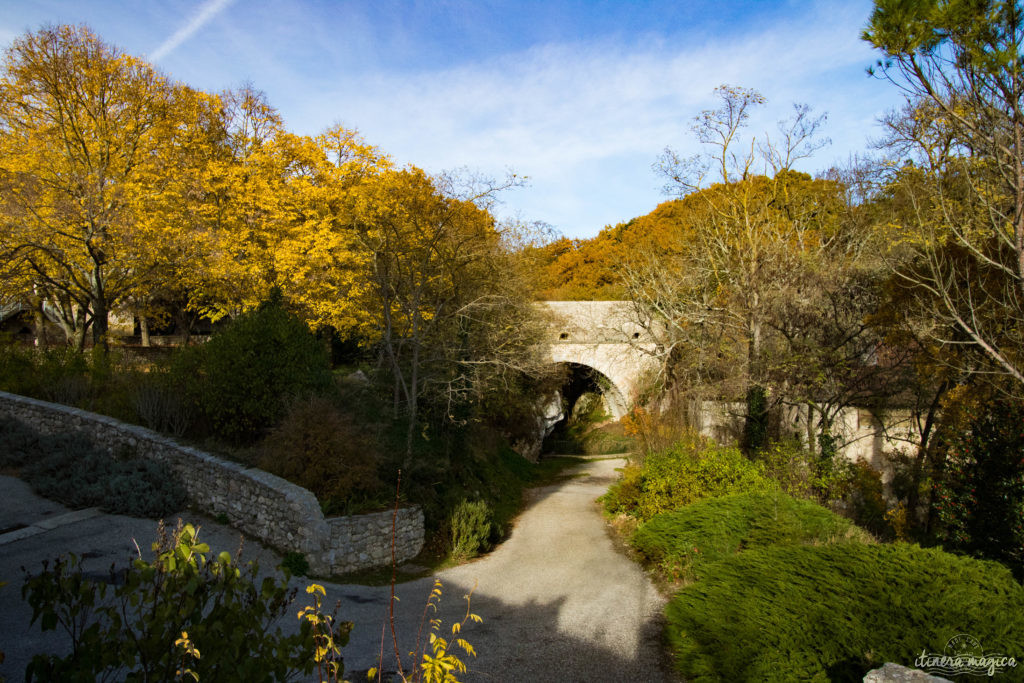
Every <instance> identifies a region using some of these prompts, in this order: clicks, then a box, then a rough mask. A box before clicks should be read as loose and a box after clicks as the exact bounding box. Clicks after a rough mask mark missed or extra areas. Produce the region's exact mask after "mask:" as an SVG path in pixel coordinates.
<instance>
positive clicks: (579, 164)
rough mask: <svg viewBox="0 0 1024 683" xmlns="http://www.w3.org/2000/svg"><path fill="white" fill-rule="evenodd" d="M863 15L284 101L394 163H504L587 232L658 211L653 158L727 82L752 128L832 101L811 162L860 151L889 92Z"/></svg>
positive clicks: (539, 200) (532, 198)
mask: <svg viewBox="0 0 1024 683" xmlns="http://www.w3.org/2000/svg"><path fill="white" fill-rule="evenodd" d="M859 21H863V17H853V16H850V15H849V13H848V12H847V13H846V14H845V15H844V13H843V12H841V11H839V12H837V11H835V7H821V8H819V11H818V12H817V13H813V12H812V13H811V15H810V16H806V15H805V18H804V19H802V20H801V21H800V23H797V22H788V23H783V24H775V25H769V26H763V27H761V28H760V30H759V31H758V32H756V33H748V34H746V35H742V36H736V35H731V36H728V37H727V38H725V39H717V40H714V39H712V40H708V41H707V42H705V43H702V44H690V45H674V44H668V43H664V42H662V43H650V44H647V45H642V46H639V47H636V46H625V45H622V44H616V43H601V44H573V45H545V46H539V47H535V48H533V49H531V50H528V51H526V52H523V53H519V54H514V55H505V56H502V57H500V58H497V59H492V60H489V61H487V62H483V63H474V64H469V65H464V66H460V67H457V68H451V69H446V70H439V71H426V72H421V73H376V74H372V75H357V76H346V75H345V74H340V75H339V83H338V84H337V86H335V87H334V88H332V89H331V90H328V91H326V92H317V93H316V94H315V95H313V96H311V97H309V98H295V99H296V100H298V101H302V104H298V105H297V106H294V107H291V108H290V109H291V110H289V108H288V107H283V109H285V114H286V116H287V117H288V119H289V120H290V121H291V122H292V125H293V126H295V125H297V124H298V125H299V127H302V125H305V126H306V127H307V128H311V129H316V128H322V127H323V126H325V125H326V124H328V123H330V122H332V121H335V120H341V121H343V122H344V123H346V124H347V125H350V126H354V127H358V128H359V129H360V130H361V131H362V133H363V134H364V135H365V137H366V138H367V140H368V141H369V142H371V143H374V144H377V145H380V146H381V147H383V148H384V150H385V151H387V152H389V153H392V154H393V155H394V156H395V157H396V158H397V159H398V160H399V161H402V162H411V163H415V164H417V165H419V166H423V167H425V168H427V169H428V170H432V171H436V170H441V169H443V168H451V167H456V166H463V165H468V166H471V167H475V168H480V169H483V170H488V171H491V172H499V171H501V170H502V169H504V168H506V167H511V168H513V169H515V170H516V171H517V172H519V173H522V174H525V175H528V176H531V178H532V180H533V188H531V189H528V190H525V191H521V192H520V193H518V194H516V195H512V196H510V197H509V206H510V208H514V209H519V210H521V211H522V212H523V213H524V214H525V215H526V216H528V217H531V218H539V219H542V220H547V221H549V222H551V223H553V224H555V225H556V226H558V227H559V228H561V229H563V230H564V231H566V232H568V233H570V234H583V233H590V234H593V233H594V232H596V230H597V229H599V228H600V227H601V226H602V225H604V224H605V223H614V222H617V221H620V220H626V219H628V218H630V217H632V216H635V215H638V214H642V213H646V212H647V211H650V210H651V209H653V207H654V205H655V204H656V203H657V202H658V201H659V200H660V199H661V198H660V197H659V195H658V194H657V190H656V188H657V187H658V186H659V185H660V183H659V181H658V179H657V178H655V177H654V175H653V174H652V172H651V170H650V165H651V163H652V162H653V161H654V159H655V157H656V156H657V154H658V153H659V152H660V150H661V149H662V148H663V147H664V146H665V145H673V146H676V147H681V148H683V149H684V150H686V149H687V147H688V146H689V147H690V148H692V146H693V145H692V142H691V141H690V136H689V131H688V128H687V126H688V123H689V121H690V119H691V118H692V117H693V116H694V115H695V114H696V113H697V112H698V111H699V110H701V109H703V108H707V107H709V106H713V105H714V101H713V98H712V94H711V91H712V90H713V89H714V88H715V87H716V86H717V85H719V84H722V83H729V84H733V85H742V86H745V87H753V88H756V89H758V90H760V91H761V92H762V93H763V94H765V95H766V96H767V97H768V98H769V105H768V106H767V107H765V108H764V109H763V110H761V111H759V112H758V113H757V115H756V116H755V117H754V119H753V120H752V121H751V126H750V130H751V131H761V130H770V131H774V129H775V122H776V121H778V120H779V119H782V118H784V117H786V116H788V114H789V112H790V105H791V103H792V102H794V101H798V102H807V103H809V104H811V105H812V106H813V107H814V108H815V109H816V110H817V111H828V112H829V113H830V123H829V126H828V129H827V130H826V131H825V132H826V134H827V135H829V136H830V137H832V139H833V141H834V144H833V147H832V148H831V150H830V151H829V150H826V152H823V153H821V154H819V159H818V161H817V164H816V165H817V166H827V165H828V163H829V162H830V161H831V160H832V159H834V158H837V157H845V156H847V154H848V153H849V152H850V151H853V150H857V149H862V148H863V147H864V145H865V142H866V139H867V137H868V136H869V134H870V131H869V130H867V129H866V128H868V126H866V125H865V121H872V120H873V119H874V117H875V116H877V115H878V114H880V113H881V112H882V111H883V110H884V109H885V108H886V107H887V106H888V104H886V102H887V101H889V100H891V97H892V93H890V92H887V89H886V87H885V86H884V85H882V84H877V83H870V82H869V81H868V79H867V78H866V76H864V75H863V68H864V67H865V66H866V65H867V64H869V63H870V61H871V53H870V50H869V49H868V48H867V46H866V45H865V44H863V43H861V41H860V40H859V39H858V22H859ZM305 132H313V130H306V131H305ZM598 170H600V171H601V173H598Z"/></svg>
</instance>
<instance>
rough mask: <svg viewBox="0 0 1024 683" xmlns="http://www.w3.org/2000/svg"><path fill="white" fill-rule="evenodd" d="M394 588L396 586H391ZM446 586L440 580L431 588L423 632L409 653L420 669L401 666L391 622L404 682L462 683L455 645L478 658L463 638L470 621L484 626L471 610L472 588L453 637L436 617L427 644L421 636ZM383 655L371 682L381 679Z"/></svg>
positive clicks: (462, 669)
mask: <svg viewBox="0 0 1024 683" xmlns="http://www.w3.org/2000/svg"><path fill="white" fill-rule="evenodd" d="M392 588H394V586H393V585H392ZM442 589H443V586H442V584H441V580H440V579H434V586H433V588H431V591H430V595H429V596H428V597H427V603H426V605H425V606H424V608H423V619H422V620H421V621H420V633H419V635H418V636H417V638H416V650H415V651H413V652H410V653H409V654H411V655H412V656H413V657H414V659H418V660H419V666H414V667H413V669H412V670H411V671H405V669H404V666H403V665H402V660H401V657H398V656H397V655H398V652H397V649H398V641H397V638H396V637H395V632H394V619H392V621H391V627H392V636H393V638H394V643H395V649H396V652H395V654H396V659H397V661H398V664H399V667H401V669H400V670H399V671H398V672H397V674H398V676H399V678H401V679H402V681H403V682H404V683H459V679H458V678H457V677H456V674H462V673H466V671H467V669H466V664H465V663H464V662H463V661H462V659H461V658H460V656H459V655H458V654H456V653H455V652H454V650H453V647H452V646H453V645H454V646H457V647H458V648H459V649H461V650H462V652H463V653H465V655H466V656H469V657H476V650H475V649H474V648H473V646H472V645H470V644H469V642H468V641H467V640H466V639H465V638H462V637H461V634H462V628H463V627H464V626H465V625H466V622H467V621H473V622H476V623H478V624H479V623H483V619H481V618H480V617H479V616H477V615H476V614H473V612H472V611H471V608H472V602H471V601H472V596H473V590H475V589H476V586H474V587H473V590H471V591H470V592H469V593H467V594H466V595H464V596H463V598H464V599H465V600H466V614H465V616H463V618H462V620H461V621H456V622H455V623H453V624H452V625H451V629H450V631H451V638H450V639H448V638H444V637H442V636H441V626H442V623H441V620H440V619H437V618H431V619H430V620H429V622H430V630H429V631H428V641H427V642H424V641H423V640H422V639H421V638H420V636H422V633H423V627H424V625H425V622H426V620H427V617H428V615H429V614H431V613H436V612H437V606H438V604H439V603H440V602H441V594H442V592H443V590H442ZM393 607H394V595H393V594H392V608H393ZM428 644H429V646H430V651H429V652H428V651H427V649H426V647H427V645H428ZM383 659H384V652H383V649H382V650H381V654H380V661H378V666H376V667H374V668H372V669H370V670H369V671H368V672H367V678H368V679H370V680H372V679H373V678H375V677H376V678H377V680H378V681H379V680H380V679H381V668H380V667H381V665H382V664H383Z"/></svg>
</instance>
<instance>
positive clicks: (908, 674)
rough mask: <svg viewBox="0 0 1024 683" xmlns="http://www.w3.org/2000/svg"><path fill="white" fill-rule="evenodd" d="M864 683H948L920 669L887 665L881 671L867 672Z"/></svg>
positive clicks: (948, 682) (946, 679)
mask: <svg viewBox="0 0 1024 683" xmlns="http://www.w3.org/2000/svg"><path fill="white" fill-rule="evenodd" d="M864 683H950V681H949V679H948V678H939V677H938V676H932V675H931V674H929V673H926V672H924V671H921V670H920V669H909V668H907V667H905V666H900V665H899V664H893V663H891V662H890V663H889V664H886V665H885V666H883V667H882V668H881V669H875V670H873V671H869V672H868V674H867V676H865V677H864Z"/></svg>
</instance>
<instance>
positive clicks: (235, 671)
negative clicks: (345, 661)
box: [22, 521, 348, 681]
mask: <svg viewBox="0 0 1024 683" xmlns="http://www.w3.org/2000/svg"><path fill="white" fill-rule="evenodd" d="M153 552H154V553H155V558H154V559H153V560H151V561H146V560H144V559H143V558H142V557H141V554H140V557H139V558H138V559H136V560H135V561H133V562H132V563H131V564H130V565H129V566H128V567H126V568H124V569H123V570H121V571H120V572H114V571H113V570H112V574H111V579H110V582H109V583H108V582H103V581H93V580H91V579H89V578H86V576H85V575H83V573H82V570H81V567H80V565H79V561H78V559H77V558H76V557H74V556H71V557H69V558H60V559H58V560H56V561H54V562H53V563H52V565H51V564H50V563H44V565H43V571H42V572H40V573H39V574H36V575H30V576H27V577H26V580H25V583H24V586H23V587H22V595H23V596H24V598H25V599H26V600H27V601H28V603H29V605H31V607H32V622H33V623H35V622H36V621H38V622H39V623H40V626H41V627H42V629H43V630H44V631H51V630H56V629H58V628H60V629H61V630H63V631H64V632H65V633H66V634H67V636H68V638H69V639H70V641H71V648H70V649H71V653H70V654H68V655H66V656H63V657H60V656H57V655H53V654H40V655H36V656H35V657H33V659H32V662H31V664H30V665H29V668H28V671H27V674H26V677H27V679H28V680H30V681H31V680H101V679H108V678H118V679H124V678H127V679H128V680H172V679H173V677H175V676H176V675H178V676H180V675H189V676H190V677H192V678H193V679H195V680H206V681H221V680H245V681H269V680H281V679H284V678H286V677H288V676H289V675H292V674H293V673H295V672H301V673H304V674H309V673H311V672H312V671H313V667H314V664H315V663H316V660H315V659H314V657H312V656H309V653H314V652H317V649H316V648H317V647H318V645H319V644H321V643H322V641H319V640H318V638H319V637H320V636H321V635H322V630H318V627H317V626H316V625H315V624H313V623H312V622H311V621H309V620H305V621H303V623H302V625H301V627H300V629H299V631H298V632H297V633H292V634H288V635H285V634H284V633H283V632H282V630H281V629H280V627H275V623H276V622H277V621H278V620H279V619H280V618H281V617H282V616H283V615H284V614H285V613H286V612H287V611H288V610H289V606H290V605H291V604H292V602H293V600H294V597H295V591H294V590H290V589H289V588H288V585H287V581H286V580H283V579H275V578H273V577H270V576H268V577H266V578H264V579H263V580H262V581H260V580H258V578H257V576H258V574H257V572H258V567H257V566H256V565H255V563H250V564H248V565H246V566H244V567H239V566H238V565H237V564H236V563H235V562H234V561H233V560H232V559H231V556H230V555H229V554H228V553H226V552H222V553H220V554H218V555H216V556H213V555H212V553H211V552H210V549H209V546H207V545H206V544H205V543H201V542H199V540H198V530H197V529H196V528H194V527H193V526H192V525H190V524H186V525H182V524H181V523H180V521H179V525H178V528H177V529H175V531H174V532H173V534H171V535H167V533H166V532H165V530H164V528H163V525H162V524H161V526H160V530H159V532H158V540H157V542H155V543H154V544H153ZM316 610H317V612H318V613H319V604H317V605H316ZM321 623H322V622H321ZM330 623H334V622H333V616H332V617H331V622H330ZM347 635H348V631H347V628H342V629H338V630H337V632H336V635H335V636H334V638H335V642H337V643H340V644H344V643H345V642H346V641H347ZM339 667H340V663H339Z"/></svg>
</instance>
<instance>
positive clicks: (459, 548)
mask: <svg viewBox="0 0 1024 683" xmlns="http://www.w3.org/2000/svg"><path fill="white" fill-rule="evenodd" d="M492 518H493V513H492V511H491V506H490V505H488V504H487V503H486V502H484V501H482V500H478V501H472V502H470V501H467V500H463V501H462V502H461V503H459V504H458V505H457V506H456V507H455V510H454V511H453V512H452V515H451V518H450V519H449V522H448V524H449V530H450V532H449V533H450V540H451V555H452V557H453V558H455V559H459V560H465V559H469V558H471V557H475V556H476V555H478V554H479V553H480V552H482V551H485V550H487V549H488V548H489V547H490V543H489V540H490V537H491V521H492Z"/></svg>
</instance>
